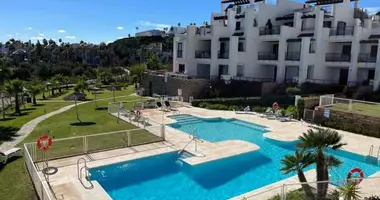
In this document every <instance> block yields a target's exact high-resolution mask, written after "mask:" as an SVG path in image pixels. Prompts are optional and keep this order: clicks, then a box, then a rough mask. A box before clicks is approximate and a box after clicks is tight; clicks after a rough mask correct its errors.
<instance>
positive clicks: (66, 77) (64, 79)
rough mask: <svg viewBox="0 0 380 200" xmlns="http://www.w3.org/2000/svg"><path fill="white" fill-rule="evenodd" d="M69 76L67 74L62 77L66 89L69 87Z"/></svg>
mask: <svg viewBox="0 0 380 200" xmlns="http://www.w3.org/2000/svg"><path fill="white" fill-rule="evenodd" d="M70 82H71V81H70V78H69V77H68V76H64V77H62V83H63V84H64V85H65V86H66V90H68V89H69V84H70Z"/></svg>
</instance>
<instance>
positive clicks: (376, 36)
mask: <svg viewBox="0 0 380 200" xmlns="http://www.w3.org/2000/svg"><path fill="white" fill-rule="evenodd" d="M369 39H380V35H370V36H369Z"/></svg>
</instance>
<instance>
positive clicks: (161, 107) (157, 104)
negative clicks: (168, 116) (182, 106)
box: [156, 102, 170, 112]
mask: <svg viewBox="0 0 380 200" xmlns="http://www.w3.org/2000/svg"><path fill="white" fill-rule="evenodd" d="M156 107H157V108H158V109H159V110H161V111H164V112H169V111H170V110H168V109H167V108H166V106H164V105H162V104H161V102H156Z"/></svg>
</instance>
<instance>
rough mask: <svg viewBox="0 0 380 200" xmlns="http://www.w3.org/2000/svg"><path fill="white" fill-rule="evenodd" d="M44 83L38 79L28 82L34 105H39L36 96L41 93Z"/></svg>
mask: <svg viewBox="0 0 380 200" xmlns="http://www.w3.org/2000/svg"><path fill="white" fill-rule="evenodd" d="M42 87H43V86H42V85H41V84H40V83H38V82H36V81H33V82H31V83H30V84H28V86H27V89H28V91H29V93H30V95H31V96H32V99H33V105H37V101H36V96H37V95H38V94H40V93H41V91H42Z"/></svg>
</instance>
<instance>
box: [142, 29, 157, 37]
mask: <svg viewBox="0 0 380 200" xmlns="http://www.w3.org/2000/svg"><path fill="white" fill-rule="evenodd" d="M162 35H163V31H160V30H156V29H154V30H148V31H142V32H138V33H136V37H147V36H148V37H149V36H162Z"/></svg>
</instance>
